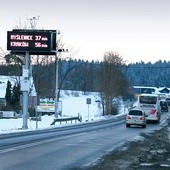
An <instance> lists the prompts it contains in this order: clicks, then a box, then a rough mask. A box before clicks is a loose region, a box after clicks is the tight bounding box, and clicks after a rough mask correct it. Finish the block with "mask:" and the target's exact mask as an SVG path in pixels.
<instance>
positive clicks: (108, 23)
mask: <svg viewBox="0 0 170 170" xmlns="http://www.w3.org/2000/svg"><path fill="white" fill-rule="evenodd" d="M169 8H170V1H169V0H142V1H141V0H86V1H84V0H48V1H40V0H29V1H24V2H23V1H21V0H15V1H11V0H6V1H4V2H3V4H1V6H0V16H1V25H0V37H1V39H0V46H1V47H3V48H6V42H5V41H6V31H8V30H12V29H13V28H14V26H15V25H16V24H17V22H18V21H19V19H20V18H21V19H22V21H23V20H26V18H31V17H33V16H40V18H39V20H38V23H37V26H38V28H43V29H59V30H60V31H61V32H62V33H63V38H64V41H65V43H66V44H67V45H68V46H72V47H73V48H74V49H75V50H78V53H77V58H80V59H89V60H92V59H94V60H102V57H103V54H104V53H105V52H106V51H110V50H113V51H118V52H119V53H120V54H121V55H122V57H123V58H124V59H125V60H126V61H129V62H135V61H141V60H144V61H156V60H161V59H162V60H169V57H170V48H169V45H170V34H169V30H170V22H169V17H170V10H169Z"/></svg>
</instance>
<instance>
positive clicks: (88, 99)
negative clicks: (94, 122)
mask: <svg viewBox="0 0 170 170" xmlns="http://www.w3.org/2000/svg"><path fill="white" fill-rule="evenodd" d="M86 104H87V105H88V121H89V105H90V104H91V98H87V99H86Z"/></svg>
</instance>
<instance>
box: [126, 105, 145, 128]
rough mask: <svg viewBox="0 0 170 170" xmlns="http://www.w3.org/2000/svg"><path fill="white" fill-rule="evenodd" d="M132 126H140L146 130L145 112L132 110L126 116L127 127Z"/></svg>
mask: <svg viewBox="0 0 170 170" xmlns="http://www.w3.org/2000/svg"><path fill="white" fill-rule="evenodd" d="M130 125H139V126H142V127H143V128H146V116H145V113H144V111H142V110H141V109H137V108H135V109H131V110H129V112H128V114H127V115H126V127H130Z"/></svg>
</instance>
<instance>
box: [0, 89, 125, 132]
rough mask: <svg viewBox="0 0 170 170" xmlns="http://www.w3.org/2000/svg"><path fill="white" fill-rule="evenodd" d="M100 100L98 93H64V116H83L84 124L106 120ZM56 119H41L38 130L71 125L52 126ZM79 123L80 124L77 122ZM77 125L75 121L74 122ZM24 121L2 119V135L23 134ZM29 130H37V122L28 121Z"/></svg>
mask: <svg viewBox="0 0 170 170" xmlns="http://www.w3.org/2000/svg"><path fill="white" fill-rule="evenodd" d="M87 98H91V104H89V105H88V104H87V103H86V102H87ZM97 100H100V98H99V96H98V95H97V93H89V94H88V95H84V94H83V92H74V93H73V92H71V93H70V92H69V93H68V92H67V94H66V93H65V92H63V93H62V97H61V101H62V116H63V117H65V116H67V117H68V116H69V117H71V116H78V113H79V114H81V116H82V122H87V121H96V120H101V119H106V118H108V117H103V116H102V105H101V104H100V103H99V102H96V101H97ZM121 108H122V109H120V114H119V115H122V114H125V112H126V111H125V108H124V106H123V104H122V106H121ZM54 119H55V117H54V115H51V116H48V115H44V116H42V117H41V121H38V129H44V128H53V127H57V126H65V125H69V124H71V122H70V121H68V122H67V124H66V123H65V122H62V124H61V125H60V123H59V122H56V123H55V125H51V123H52V122H53V120H54ZM77 123H79V122H78V121H77ZM72 124H75V121H73V122H72ZM22 126H23V119H22V118H18V119H0V134H2V133H10V132H21V131H25V130H23V129H22ZM27 130H36V121H33V120H30V119H28V129H27Z"/></svg>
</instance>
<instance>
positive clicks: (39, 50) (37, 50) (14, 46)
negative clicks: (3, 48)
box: [7, 30, 56, 54]
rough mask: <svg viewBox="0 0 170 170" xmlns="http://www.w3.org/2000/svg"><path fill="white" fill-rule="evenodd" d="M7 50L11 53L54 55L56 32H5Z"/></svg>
mask: <svg viewBox="0 0 170 170" xmlns="http://www.w3.org/2000/svg"><path fill="white" fill-rule="evenodd" d="M7 50H11V52H12V53H23V52H26V51H28V52H30V54H54V53H55V51H56V31H50V30H13V31H8V32H7Z"/></svg>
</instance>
